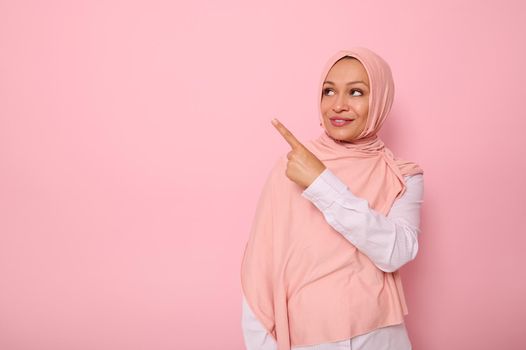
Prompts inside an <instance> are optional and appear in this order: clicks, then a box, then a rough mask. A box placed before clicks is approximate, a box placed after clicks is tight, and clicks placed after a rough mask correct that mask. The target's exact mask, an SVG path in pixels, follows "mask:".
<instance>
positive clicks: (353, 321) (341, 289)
mask: <svg viewBox="0 0 526 350" xmlns="http://www.w3.org/2000/svg"><path fill="white" fill-rule="evenodd" d="M346 56H349V57H353V58H356V59H357V60H359V61H360V62H361V63H362V65H363V66H364V68H365V70H366V72H367V74H368V76H369V82H370V95H369V114H368V118H367V123H366V125H365V128H364V130H363V131H362V132H361V134H360V135H359V136H358V138H357V139H356V140H354V141H352V142H341V141H337V140H334V139H333V138H331V137H330V136H329V134H328V133H327V132H326V131H324V132H322V133H321V135H320V136H319V137H318V138H315V139H313V140H310V141H308V142H307V143H305V144H304V145H305V146H306V147H307V148H308V149H309V150H310V151H311V152H312V153H314V155H316V156H317V157H318V158H319V159H320V160H321V161H322V162H323V163H324V165H325V166H326V167H327V168H328V169H330V170H331V171H332V172H333V173H334V174H335V175H336V176H338V177H339V178H340V179H341V180H342V181H343V182H344V183H345V184H346V185H347V187H348V188H349V190H350V191H351V192H352V193H353V194H355V195H356V196H359V197H361V198H365V199H367V201H368V203H369V206H370V208H371V209H374V210H376V211H377V212H380V213H382V214H384V215H387V214H388V212H389V210H390V208H391V206H392V205H393V203H394V201H395V200H396V199H397V198H399V197H400V196H402V195H403V193H404V192H405V190H406V186H405V182H404V176H409V175H414V174H423V170H422V169H421V168H420V166H419V165H418V164H416V163H412V162H409V161H405V160H402V159H398V158H395V157H394V155H393V153H392V152H391V151H390V150H389V149H388V148H387V147H386V146H385V145H384V143H383V141H382V140H381V139H380V138H379V137H378V135H377V132H378V131H379V130H380V128H381V126H382V124H383V122H384V121H385V118H386V117H387V115H388V113H389V111H390V109H391V105H392V102H393V97H394V83H393V78H392V74H391V70H390V68H389V65H388V64H387V63H386V62H385V61H384V60H383V59H382V58H381V57H380V56H378V55H377V54H376V53H374V52H372V51H371V50H369V49H366V48H360V47H358V48H354V49H351V50H343V51H339V52H337V53H336V54H334V55H333V56H331V57H330V58H329V60H328V62H327V64H326V65H325V67H324V69H323V71H322V75H321V83H320V84H319V94H318V98H319V99H320V100H321V91H322V85H323V81H324V80H325V78H326V76H327V73H328V72H329V70H330V68H331V67H332V66H333V65H334V63H335V62H337V61H338V60H339V59H341V58H343V57H346ZM321 121H322V124H323V118H321ZM286 166H287V158H286V156H285V155H284V156H282V157H280V158H279V159H278V161H277V162H276V163H275V165H274V167H273V168H272V170H271V171H270V173H269V176H268V177H267V180H266V182H265V184H264V186H263V190H262V192H261V195H260V198H259V200H258V204H257V207H256V213H255V216H254V219H253V222H252V226H251V229H250V235H249V239H248V242H247V244H246V247H245V252H244V255H243V259H242V263H241V284H242V288H243V293H244V295H245V297H246V300H247V303H248V305H249V306H250V308H251V310H252V311H253V313H254V315H255V316H256V317H257V319H258V320H259V321H260V322H261V324H262V325H263V326H264V327H265V329H266V330H267V331H268V333H269V334H270V335H271V336H272V337H273V338H274V339H275V340H276V342H277V345H278V349H279V350H289V349H290V348H291V346H309V345H315V344H321V343H328V342H336V341H341V340H344V339H349V338H352V337H354V336H357V335H361V334H365V333H368V332H370V331H373V330H375V329H377V328H380V327H385V326H389V325H395V324H400V323H402V322H403V317H404V315H406V314H407V313H408V310H407V305H406V301H405V297H404V292H403V287H402V281H401V278H400V275H399V272H398V271H395V272H392V273H387V272H384V271H382V270H380V269H379V268H378V267H376V265H374V263H373V262H372V261H371V260H370V259H369V258H368V257H367V256H366V255H365V254H363V253H362V252H360V251H359V250H358V249H357V248H356V247H355V246H354V245H353V244H351V243H350V242H349V241H348V240H347V239H346V238H345V237H343V236H342V235H341V234H340V233H338V232H337V231H335V230H334V229H333V228H332V227H331V226H330V225H329V224H328V223H327V221H326V220H325V218H324V216H323V214H322V212H321V211H320V210H319V209H318V208H316V207H315V206H314V205H313V204H312V203H311V202H310V201H309V200H307V199H306V198H305V197H303V196H302V192H303V190H304V189H303V188H301V187H300V186H298V185H297V184H295V183H294V182H292V181H290V180H289V179H288V178H287V177H286V175H285V170H286ZM351 234H352V232H351Z"/></svg>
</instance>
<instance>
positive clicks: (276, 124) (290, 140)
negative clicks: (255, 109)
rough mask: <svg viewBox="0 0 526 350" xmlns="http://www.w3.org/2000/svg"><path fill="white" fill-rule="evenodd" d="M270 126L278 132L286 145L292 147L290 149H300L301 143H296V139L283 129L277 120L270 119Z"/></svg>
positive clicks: (283, 126)
mask: <svg viewBox="0 0 526 350" xmlns="http://www.w3.org/2000/svg"><path fill="white" fill-rule="evenodd" d="M272 125H274V127H275V128H276V129H277V130H278V131H279V133H280V134H281V136H283V138H284V139H285V141H287V143H288V144H289V145H290V147H292V149H295V148H298V147H301V146H302V144H301V142H299V141H298V139H297V138H296V137H295V136H294V135H293V134H292V133H291V132H290V131H289V129H287V128H286V127H285V125H283V124H281V123H280V121H279V120H277V119H275V118H274V119H272Z"/></svg>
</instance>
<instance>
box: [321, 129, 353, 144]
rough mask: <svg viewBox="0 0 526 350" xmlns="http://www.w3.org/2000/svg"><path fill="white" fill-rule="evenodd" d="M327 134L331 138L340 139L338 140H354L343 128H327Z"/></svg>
mask: <svg viewBox="0 0 526 350" xmlns="http://www.w3.org/2000/svg"><path fill="white" fill-rule="evenodd" d="M327 134H329V136H330V137H331V138H332V139H333V140H336V141H340V142H351V141H352V140H354V138H353V137H352V135H349V133H348V132H345V131H344V130H334V129H332V128H328V129H327Z"/></svg>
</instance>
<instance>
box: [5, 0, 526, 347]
mask: <svg viewBox="0 0 526 350" xmlns="http://www.w3.org/2000/svg"><path fill="white" fill-rule="evenodd" d="M525 10H526V8H525V5H524V2H522V1H519V0H517V1H502V0H499V1H496V0H493V1H474V0H473V1H453V0H447V1H434V2H431V1H429V2H427V4H426V2H423V1H416V0H415V1H396V2H395V1H383V2H381V1H331V2H310V3H309V2H305V1H299V0H297V1H278V0H272V1H266V2H264V3H263V2H258V3H255V2H254V3H252V4H249V2H247V1H241V0H238V1H212V0H210V1H186V2H184V4H183V3H178V2H174V1H152V0H149V1H146V0H145V1H116V0H113V1H83V2H81V1H67V0H64V1H19V0H17V1H0V167H1V168H0V349H2V350H15V349H16V350H25V349H38V350H44V349H46V350H47V349H50V350H62V349H64V350H66V349H67V350H71V349H97V350H106V349H108V350H109V349H126V350H135V349H148V350H149V349H156V350H163V349H243V342H242V333H241V327H240V322H241V321H240V317H241V316H240V313H241V287H240V279H239V269H240V262H241V257H242V254H243V249H244V246H245V242H246V239H247V237H248V231H249V227H250V224H251V220H252V217H253V214H254V210H255V205H256V200H257V198H258V196H259V192H260V190H261V186H262V184H263V181H264V179H265V177H266V175H267V173H268V171H269V169H270V166H271V165H272V164H273V162H274V160H275V159H276V158H277V157H278V156H279V155H281V154H282V153H284V152H286V151H287V145H286V144H285V142H284V141H283V140H282V139H280V137H279V135H278V134H277V133H276V131H275V130H274V129H273V127H272V126H271V124H270V119H271V118H272V117H279V118H280V119H281V120H282V121H283V122H284V123H285V125H287V126H288V127H289V128H290V129H291V130H292V131H293V132H294V133H295V134H296V136H297V137H298V138H299V139H300V140H307V139H309V138H312V137H316V136H317V135H318V134H319V133H320V132H321V129H320V128H319V125H318V111H317V110H316V107H317V105H316V98H317V96H316V93H317V84H318V83H319V74H320V72H321V69H322V66H323V64H324V63H325V60H326V59H327V58H328V57H329V55H331V54H333V53H334V52H335V51H336V50H339V49H342V48H348V47H352V46H355V45H361V46H367V47H369V48H371V49H373V50H375V51H376V52H378V53H379V54H380V55H382V56H383V57H384V58H385V59H386V60H387V61H388V62H389V63H390V65H391V67H392V70H393V73H394V77H395V82H396V88H397V90H396V91H397V92H396V98H395V103H394V106H393V110H392V113H391V115H390V117H389V118H388V120H387V122H386V124H385V125H384V129H383V130H382V134H381V136H382V138H383V139H384V141H385V142H386V143H387V145H388V146H389V147H390V148H391V149H392V150H393V151H394V152H395V154H397V155H399V156H400V157H405V158H407V159H410V160H413V161H415V162H418V163H419V164H421V165H422V167H423V168H424V169H425V174H426V175H425V178H426V191H425V201H424V210H423V226H422V235H421V246H420V252H419V255H418V257H417V259H416V260H415V261H414V262H412V263H410V264H409V265H407V266H405V267H403V270H402V274H403V278H404V286H405V289H406V294H407V298H408V304H409V312H410V314H409V316H408V317H407V324H408V329H409V332H410V337H411V339H412V341H413V344H414V348H415V349H419V350H422V349H425V350H434V349H437V350H438V349H478V350H482V349H522V348H523V347H524V343H525V341H526V336H525V333H524V318H525V317H526V301H525V300H524V296H525V295H526V275H525V273H524V272H523V269H524V266H525V263H526V261H525V260H526V259H525V256H526V254H524V246H525V244H526V231H525V229H524V225H523V220H521V219H524V217H525V214H526V212H525V208H526V206H525V204H524V200H525V198H526V186H525V185H524V183H523V179H524V172H525V170H526V156H525V154H524V148H525V146H526V141H525V139H526V138H525V136H524V129H525V127H526V115H525V114H524V112H523V109H524V102H525V99H526V96H525V83H526V69H525V68H524V66H523V65H524V62H526V50H525V44H524V33H525V32H526V25H525V22H524V18H525V14H526V11H525Z"/></svg>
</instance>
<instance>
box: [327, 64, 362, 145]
mask: <svg viewBox="0 0 526 350" xmlns="http://www.w3.org/2000/svg"><path fill="white" fill-rule="evenodd" d="M369 93H370V90H369V77H368V76H367V72H366V71H365V68H364V66H363V65H362V64H361V63H360V61H358V60H357V59H354V58H344V59H341V60H339V61H338V62H336V63H335V64H334V65H333V66H332V68H331V69H330V70H329V73H328V74H327V77H326V78H325V81H324V82H323V87H322V97H321V114H322V118H323V123H324V125H325V129H326V130H327V133H328V134H329V135H330V136H331V137H332V138H333V139H336V140H341V141H353V140H355V139H356V138H357V137H358V135H360V133H361V132H362V130H363V129H364V128H365V125H366V122H367V116H368V114H369Z"/></svg>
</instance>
